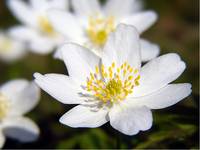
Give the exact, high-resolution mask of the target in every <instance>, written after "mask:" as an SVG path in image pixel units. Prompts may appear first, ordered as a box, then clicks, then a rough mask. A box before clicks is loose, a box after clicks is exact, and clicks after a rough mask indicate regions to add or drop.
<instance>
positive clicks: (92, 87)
mask: <svg viewBox="0 0 200 150" xmlns="http://www.w3.org/2000/svg"><path fill="white" fill-rule="evenodd" d="M95 70H96V71H95V73H90V77H89V78H87V79H88V81H87V85H86V90H87V91H88V92H90V93H91V94H93V95H94V96H95V97H96V98H97V99H98V100H101V101H102V102H105V103H106V102H108V101H110V102H111V103H113V102H117V101H122V100H124V99H125V98H126V97H127V95H129V94H131V93H132V92H133V88H134V87H135V86H138V85H139V79H140V75H138V74H136V73H135V72H132V71H130V70H133V68H132V67H131V66H130V65H128V63H127V62H125V63H123V64H122V65H121V66H120V67H117V70H115V63H114V62H113V63H112V64H111V66H110V67H108V68H107V67H106V68H105V66H104V65H101V66H100V67H98V66H96V67H95ZM97 70H98V71H97ZM94 76H99V78H94Z"/></svg>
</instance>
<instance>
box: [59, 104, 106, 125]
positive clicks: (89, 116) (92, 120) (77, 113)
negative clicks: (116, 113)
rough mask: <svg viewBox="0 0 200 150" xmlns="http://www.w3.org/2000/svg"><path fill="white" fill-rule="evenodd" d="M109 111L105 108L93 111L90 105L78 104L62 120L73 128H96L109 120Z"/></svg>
mask: <svg viewBox="0 0 200 150" xmlns="http://www.w3.org/2000/svg"><path fill="white" fill-rule="evenodd" d="M107 113H108V111H107V110H104V109H100V110H98V111H92V110H90V107H86V106H82V105H78V106H76V107H74V108H72V109H71V110H69V111H68V112H67V113H65V114H64V115H63V116H62V117H61V118H60V122H61V123H62V124H65V125H67V126H70V127H73V128H78V127H86V128H96V127H99V126H101V125H103V124H105V123H106V122H107V121H108V120H107V118H106V117H107Z"/></svg>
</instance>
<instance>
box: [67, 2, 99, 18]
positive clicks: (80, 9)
mask: <svg viewBox="0 0 200 150" xmlns="http://www.w3.org/2000/svg"><path fill="white" fill-rule="evenodd" d="M71 2H72V7H73V9H74V11H75V13H76V14H77V15H79V16H88V17H89V16H91V15H95V14H97V13H100V12H101V8H100V4H99V2H98V0H72V1H71Z"/></svg>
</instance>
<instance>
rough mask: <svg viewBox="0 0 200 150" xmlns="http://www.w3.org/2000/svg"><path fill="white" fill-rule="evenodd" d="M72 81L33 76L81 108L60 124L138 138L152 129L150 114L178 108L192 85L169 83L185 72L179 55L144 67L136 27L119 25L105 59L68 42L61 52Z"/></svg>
mask: <svg viewBox="0 0 200 150" xmlns="http://www.w3.org/2000/svg"><path fill="white" fill-rule="evenodd" d="M60 52H61V53H62V57H63V60H64V62H65V65H66V66H67V68H68V72H69V76H65V75H61V74H46V75H41V74H39V73H35V74H34V77H35V82H36V83H37V84H38V85H39V86H40V87H41V88H42V89H43V90H45V91H46V92H47V93H49V94H50V95H51V96H53V97H54V98H55V99H57V100H58V101H60V102H62V103H64V104H79V105H78V106H76V107H74V108H73V109H71V110H70V111H69V112H67V113H66V114H64V115H63V116H62V117H61V118H60V122H61V123H63V124H65V125H68V126H70V127H75V128H76V127H89V128H94V127H99V126H101V125H103V124H105V123H106V122H108V121H110V124H111V126H112V127H113V128H115V129H116V130H118V131H120V132H122V133H124V134H127V135H134V134H137V133H138V132H139V131H140V130H141V131H144V130H148V129H149V128H150V127H151V126H152V120H153V119H152V113H151V110H150V109H162V108H165V107H169V106H171V105H174V104H176V103H177V102H179V101H180V100H182V99H184V98H185V97H187V96H188V95H189V94H190V93H191V84H189V83H181V84H169V83H170V82H172V81H174V80H176V79H177V78H178V77H179V76H180V75H181V74H182V73H183V71H184V70H185V68H186V66H185V63H184V62H183V61H182V60H181V59H180V57H179V56H178V55H177V54H174V53H170V54H166V55H163V56H160V57H158V58H155V59H153V60H151V61H149V62H148V63H147V64H145V65H144V66H143V67H141V56H140V41H139V35H138V33H137V31H136V29H135V28H133V27H131V26H127V25H123V24H122V25H119V26H118V27H117V29H116V32H113V33H111V34H110V36H109V37H108V40H107V42H106V44H105V47H104V50H103V54H102V59H99V57H98V56H96V55H94V54H93V53H92V52H91V51H90V50H88V49H86V48H84V47H81V46H79V45H76V44H71V43H68V44H66V45H64V46H63V47H61V49H60Z"/></svg>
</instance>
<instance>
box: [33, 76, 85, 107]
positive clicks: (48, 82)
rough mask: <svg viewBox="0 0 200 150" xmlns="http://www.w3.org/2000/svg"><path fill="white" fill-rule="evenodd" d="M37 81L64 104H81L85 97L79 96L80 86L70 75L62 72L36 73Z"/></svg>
mask: <svg viewBox="0 0 200 150" xmlns="http://www.w3.org/2000/svg"><path fill="white" fill-rule="evenodd" d="M34 77H35V82H36V83H37V85H38V86H40V87H41V88H42V89H43V90H44V91H46V92H47V93H48V94H50V95H51V96H52V97H54V98H55V99H57V100H58V101H60V102H62V103H64V104H80V103H81V102H83V99H81V97H80V96H79V93H80V92H81V89H80V86H79V85H76V83H75V82H74V81H73V80H72V79H70V78H69V77H68V76H65V75H61V74H46V75H41V74H39V73H35V74H34Z"/></svg>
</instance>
